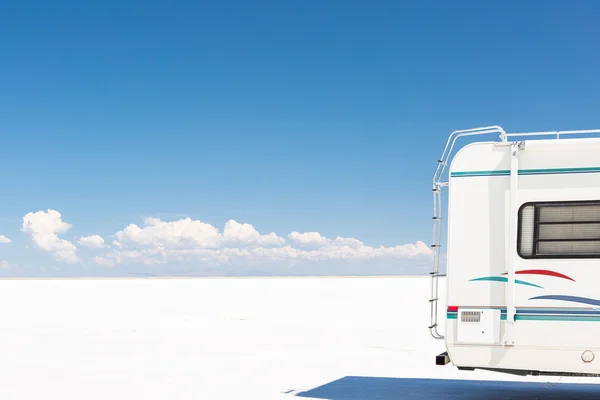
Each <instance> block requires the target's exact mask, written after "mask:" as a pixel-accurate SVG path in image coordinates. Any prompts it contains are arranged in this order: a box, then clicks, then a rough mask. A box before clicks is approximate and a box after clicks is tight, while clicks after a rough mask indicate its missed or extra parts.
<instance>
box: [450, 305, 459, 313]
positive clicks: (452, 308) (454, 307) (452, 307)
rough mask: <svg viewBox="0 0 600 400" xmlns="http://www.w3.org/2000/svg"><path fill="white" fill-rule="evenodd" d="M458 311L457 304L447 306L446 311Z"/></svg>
mask: <svg viewBox="0 0 600 400" xmlns="http://www.w3.org/2000/svg"><path fill="white" fill-rule="evenodd" d="M456 311H458V306H449V307H448V312H456Z"/></svg>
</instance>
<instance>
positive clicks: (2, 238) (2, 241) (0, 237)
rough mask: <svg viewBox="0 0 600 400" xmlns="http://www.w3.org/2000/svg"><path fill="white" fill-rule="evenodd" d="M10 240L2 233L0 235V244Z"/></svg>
mask: <svg viewBox="0 0 600 400" xmlns="http://www.w3.org/2000/svg"><path fill="white" fill-rule="evenodd" d="M11 242H12V241H11V240H10V239H9V238H7V237H6V236H4V235H0V244H8V243H11Z"/></svg>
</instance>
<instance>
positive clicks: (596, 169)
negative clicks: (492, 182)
mask: <svg viewBox="0 0 600 400" xmlns="http://www.w3.org/2000/svg"><path fill="white" fill-rule="evenodd" d="M594 172H600V167H585V168H547V169H520V170H519V175H554V174H586V173H594ZM508 175H510V170H507V169H501V170H496V171H461V172H452V174H450V176H452V177H457V178H458V177H469V176H508Z"/></svg>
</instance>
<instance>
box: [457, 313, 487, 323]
mask: <svg viewBox="0 0 600 400" xmlns="http://www.w3.org/2000/svg"><path fill="white" fill-rule="evenodd" d="M482 312H483V311H463V312H461V313H460V322H475V323H477V322H481V313H482Z"/></svg>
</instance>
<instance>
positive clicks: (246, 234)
mask: <svg viewBox="0 0 600 400" xmlns="http://www.w3.org/2000/svg"><path fill="white" fill-rule="evenodd" d="M116 237H117V239H118V240H117V241H115V242H113V244H114V245H115V246H116V247H123V246H143V247H154V248H164V249H186V248H208V249H216V248H220V247H224V246H248V245H261V246H278V245H282V244H283V243H285V240H284V239H282V238H280V237H278V236H277V235H276V234H275V233H270V234H268V235H261V234H260V233H258V232H257V231H256V229H254V227H253V226H252V225H250V224H240V223H238V222H236V221H234V220H229V221H227V223H226V224H225V229H224V231H223V234H221V233H220V232H219V230H218V229H217V228H215V227H214V226H212V225H210V224H207V223H205V222H202V221H198V220H192V219H190V218H185V219H180V220H178V221H172V222H164V221H161V220H160V219H158V218H146V219H145V220H144V226H143V227H139V226H137V225H136V224H130V225H129V226H127V227H126V228H125V229H123V230H122V231H120V232H117V234H116Z"/></svg>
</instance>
